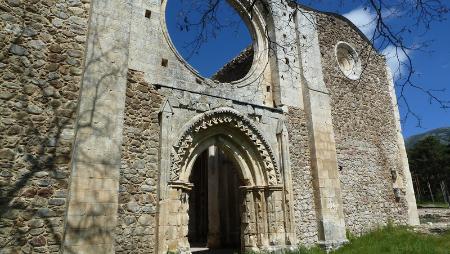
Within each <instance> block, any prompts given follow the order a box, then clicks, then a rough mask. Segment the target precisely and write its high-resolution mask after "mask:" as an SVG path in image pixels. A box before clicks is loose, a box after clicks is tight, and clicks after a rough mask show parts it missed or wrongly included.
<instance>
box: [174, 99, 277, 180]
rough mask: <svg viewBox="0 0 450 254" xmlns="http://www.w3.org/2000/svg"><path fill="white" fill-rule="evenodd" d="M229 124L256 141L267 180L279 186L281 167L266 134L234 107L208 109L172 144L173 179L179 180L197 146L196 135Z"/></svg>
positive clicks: (250, 139)
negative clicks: (265, 136) (195, 142)
mask: <svg viewBox="0 0 450 254" xmlns="http://www.w3.org/2000/svg"><path fill="white" fill-rule="evenodd" d="M219 125H226V126H227V127H228V128H229V127H232V128H236V129H238V130H240V132H241V133H242V134H244V135H245V136H246V137H247V138H248V141H249V142H251V143H252V144H253V146H254V147H255V149H256V150H257V151H258V154H259V156H260V159H261V160H262V162H263V163H262V164H263V166H264V168H263V169H264V170H265V171H266V173H267V178H268V179H267V182H268V184H269V185H276V184H280V183H281V176H280V170H279V169H278V166H277V163H276V160H275V156H274V153H273V152H272V149H271V148H270V146H269V143H268V142H267V140H266V139H265V138H264V137H263V135H262V134H261V132H260V131H259V130H258V128H257V127H256V126H255V125H254V124H253V123H252V121H251V120H250V119H248V118H246V117H245V116H244V115H242V114H240V113H239V112H238V111H236V110H234V109H231V108H220V109H216V110H211V111H208V112H205V113H203V114H201V115H199V116H197V117H196V119H195V120H194V121H193V122H192V123H191V124H189V125H188V126H187V127H186V128H185V130H184V131H183V134H182V135H181V137H180V138H179V139H178V141H177V142H176V143H175V145H174V146H173V148H174V149H173V150H172V152H171V155H170V159H171V166H170V180H171V181H178V180H179V177H180V171H181V169H182V166H183V165H184V164H185V163H187V161H186V160H187V159H188V157H189V149H190V148H191V147H192V146H193V145H195V144H193V141H194V138H195V137H196V136H197V135H201V133H202V132H203V131H205V130H206V129H208V128H210V127H213V126H219Z"/></svg>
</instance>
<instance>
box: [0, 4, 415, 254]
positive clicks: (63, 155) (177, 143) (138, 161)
mask: <svg viewBox="0 0 450 254" xmlns="http://www.w3.org/2000/svg"><path fill="white" fill-rule="evenodd" d="M166 3H167V0H162V1H156V0H148V1H141V0H128V1H124V0H29V1H28V0H27V1H20V0H6V1H3V2H2V3H0V10H1V19H0V26H1V27H3V30H2V32H1V37H0V43H1V45H2V48H3V50H2V53H1V55H0V68H1V75H0V76H1V82H2V86H1V87H0V101H1V107H0V108H1V109H0V110H1V111H0V114H1V123H0V136H1V138H0V144H1V145H0V149H1V150H0V165H1V169H0V170H1V175H0V187H1V192H0V194H1V200H0V201H1V209H0V212H1V214H0V232H1V234H0V249H1V250H0V253H59V252H62V253H113V252H114V253H167V252H183V253H188V252H190V251H191V248H193V247H204V246H208V247H209V248H225V247H232V248H239V249H241V250H247V251H250V250H252V251H277V250H280V249H286V248H288V249H293V248H295V247H296V246H298V245H307V246H309V245H313V244H319V245H322V246H324V247H326V248H333V247H336V246H339V245H341V244H343V243H345V242H346V241H347V239H346V231H350V232H353V233H356V234H359V233H363V232H366V231H368V230H370V229H373V228H374V227H377V226H379V225H383V224H386V223H388V222H389V221H392V222H394V223H398V224H410V225H415V224H418V216H417V210H416V204H415V198H414V193H413V188H412V181H411V176H410V172H409V168H408V163H407V158H406V153H405V147H404V143H403V137H402V134H401V129H400V122H399V113H398V108H397V102H396V96H395V91H394V86H393V80H392V76H391V74H390V72H389V70H388V68H387V66H386V59H385V58H384V57H383V56H382V55H379V54H378V53H377V52H376V51H375V50H374V49H373V48H372V46H371V44H370V42H369V41H368V40H367V39H366V37H365V36H364V35H363V34H362V33H361V32H360V31H359V30H358V29H357V28H356V27H355V26H354V25H352V24H351V23H350V22H349V21H348V20H346V19H345V18H343V17H341V16H338V15H335V14H330V13H322V12H319V11H316V10H312V9H309V8H307V7H304V6H299V5H296V4H289V3H288V2H284V1H273V2H270V1H267V2H266V5H255V6H254V8H253V9H252V11H251V12H250V11H248V10H249V8H248V4H249V2H248V1H246V0H232V1H230V3H231V4H232V6H233V7H234V8H235V9H236V10H237V11H238V12H239V13H240V15H241V17H242V18H243V20H244V21H245V22H246V24H247V25H248V28H249V30H250V31H251V34H252V37H253V45H252V46H251V47H250V48H248V49H247V50H246V51H245V52H243V54H241V55H240V56H238V57H237V58H236V59H234V60H233V61H232V62H231V63H230V64H228V65H226V66H225V67H224V68H223V69H222V70H221V71H219V72H218V73H217V74H216V75H215V77H214V78H215V80H212V79H207V78H204V77H202V76H200V75H199V74H198V73H197V72H196V71H195V70H194V69H193V68H192V67H190V66H189V64H187V62H186V61H185V60H184V59H183V58H182V57H181V56H180V55H179V54H178V52H177V51H176V49H175V47H174V46H173V44H172V42H171V40H170V36H169V35H168V32H167V29H166V25H165V15H164V14H165V6H166ZM267 8H269V9H271V11H270V12H269V11H268V9H267ZM269 38H270V40H269Z"/></svg>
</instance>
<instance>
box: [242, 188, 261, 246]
mask: <svg viewBox="0 0 450 254" xmlns="http://www.w3.org/2000/svg"><path fill="white" fill-rule="evenodd" d="M241 191H242V195H243V199H244V200H243V203H242V219H241V224H242V228H241V239H242V242H241V245H242V249H243V251H250V252H252V251H255V252H256V251H259V249H258V247H257V242H258V237H257V231H256V211H255V206H254V197H253V191H252V190H251V189H249V188H247V187H245V186H244V187H241Z"/></svg>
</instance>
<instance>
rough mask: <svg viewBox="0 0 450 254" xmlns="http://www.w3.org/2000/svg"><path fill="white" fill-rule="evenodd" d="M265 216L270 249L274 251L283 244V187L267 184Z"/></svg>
mask: <svg viewBox="0 0 450 254" xmlns="http://www.w3.org/2000/svg"><path fill="white" fill-rule="evenodd" d="M266 196H267V218H268V230H269V245H270V246H272V248H269V250H270V251H276V250H278V249H279V248H280V247H283V246H284V244H285V228H284V213H283V208H282V207H283V197H282V196H283V187H282V186H269V187H267V190H266Z"/></svg>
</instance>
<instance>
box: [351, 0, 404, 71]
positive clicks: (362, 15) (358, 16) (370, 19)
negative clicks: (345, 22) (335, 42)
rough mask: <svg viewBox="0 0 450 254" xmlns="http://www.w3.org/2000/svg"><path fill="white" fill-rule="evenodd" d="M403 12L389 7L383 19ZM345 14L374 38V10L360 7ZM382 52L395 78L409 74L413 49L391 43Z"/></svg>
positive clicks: (367, 34) (368, 36)
mask: <svg viewBox="0 0 450 254" xmlns="http://www.w3.org/2000/svg"><path fill="white" fill-rule="evenodd" d="M401 14H402V12H401V11H399V10H397V9H395V8H391V9H387V10H386V11H385V12H383V19H384V21H385V22H386V20H389V19H392V18H395V17H398V16H399V15H401ZM343 16H344V17H346V18H347V19H349V20H350V21H351V22H353V24H355V25H356V26H357V27H358V28H359V29H360V30H361V31H362V32H363V33H364V34H365V35H366V36H367V38H369V39H370V38H372V36H373V33H374V32H375V29H376V18H377V16H376V15H375V13H374V12H371V11H370V10H368V9H365V8H363V7H358V8H356V9H354V10H352V11H350V12H348V13H346V14H344V15H343ZM375 44H376V42H375ZM381 53H382V54H383V55H385V56H386V60H387V65H388V66H389V68H390V69H391V72H392V74H393V75H394V79H396V80H397V79H400V78H402V75H406V74H407V72H408V68H407V66H408V65H409V63H408V55H409V56H410V57H411V53H412V52H411V51H409V50H407V51H406V52H403V51H402V50H401V49H400V48H399V49H397V48H396V47H395V46H393V45H389V46H387V47H386V48H385V49H383V50H382V52H381ZM405 53H406V54H405Z"/></svg>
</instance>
